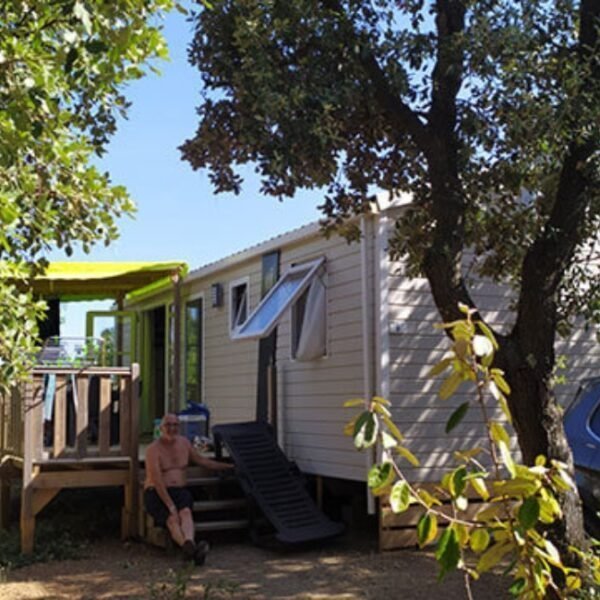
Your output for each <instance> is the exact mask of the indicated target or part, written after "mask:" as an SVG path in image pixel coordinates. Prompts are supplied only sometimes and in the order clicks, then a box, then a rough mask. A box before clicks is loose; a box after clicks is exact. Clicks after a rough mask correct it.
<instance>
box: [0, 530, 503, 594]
mask: <svg viewBox="0 0 600 600" xmlns="http://www.w3.org/2000/svg"><path fill="white" fill-rule="evenodd" d="M436 573H437V566H436V564H435V561H434V559H433V558H432V557H431V556H430V555H427V554H426V553H424V552H415V551H400V552H395V553H388V554H378V553H376V552H375V551H374V550H373V544H372V542H371V541H365V540H364V539H363V540H361V539H356V538H354V539H348V536H346V537H345V538H343V539H340V540H339V541H336V542H332V543H329V544H327V545H324V546H323V547H321V548H318V549H311V550H304V551H295V552H293V553H292V552H285V553H282V552H281V551H273V550H265V549H261V548H257V547H255V546H253V545H252V544H251V543H250V542H244V541H240V540H236V541H220V542H219V541H214V542H213V545H212V548H211V552H210V554H209V556H208V558H207V561H206V564H205V565H204V566H203V567H188V570H187V571H186V567H185V566H184V564H183V563H182V561H181V559H180V558H179V557H178V556H167V555H166V554H165V552H164V551H162V550H161V549H158V548H153V547H149V546H146V545H144V544H140V543H122V542H119V541H118V540H116V539H105V540H102V541H100V542H98V543H96V544H94V546H93V547H92V548H90V549H88V550H87V551H86V556H85V558H82V559H81V560H66V561H62V562H50V563H44V564H34V565H30V566H28V567H24V568H21V569H17V570H14V571H12V572H10V573H9V576H8V582H7V583H3V584H0V598H1V599H2V600H13V599H14V600H25V599H27V600H34V599H35V600H38V599H42V598H43V599H46V600H59V599H60V600H63V599H64V600H75V599H78V600H84V599H86V600H92V599H104V598H105V599H108V598H111V599H115V600H117V599H119V600H121V599H126V598H127V599H142V598H143V599H146V598H149V599H157V600H167V599H168V600H172V599H173V600H174V599H182V598H198V599H200V600H225V599H231V600H246V599H248V600H380V599H381V600H384V599H390V600H391V599H396V598H402V599H407V600H426V599H427V600H430V599H436V598H444V599H445V600H453V599H455V598H456V599H458V598H465V597H466V595H465V592H464V588H463V583H462V577H461V576H460V575H457V574H454V575H453V576H449V577H448V578H447V579H446V580H444V582H443V583H442V584H438V583H437V582H436ZM178 584H179V585H178ZM506 587H507V580H503V579H501V578H499V577H495V576H489V577H487V578H484V579H482V580H481V581H479V582H477V583H476V584H475V585H474V588H473V591H474V597H475V598H476V599H478V600H492V599H494V600H498V599H501V598H508V597H509V594H508V592H507V591H506Z"/></svg>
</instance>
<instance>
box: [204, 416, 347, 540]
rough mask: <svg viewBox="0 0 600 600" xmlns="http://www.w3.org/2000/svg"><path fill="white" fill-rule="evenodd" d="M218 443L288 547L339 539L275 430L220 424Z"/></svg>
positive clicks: (253, 424) (338, 529)
mask: <svg viewBox="0 0 600 600" xmlns="http://www.w3.org/2000/svg"><path fill="white" fill-rule="evenodd" d="M212 431H213V434H214V437H215V442H216V443H217V444H223V446H225V448H227V450H228V452H229V455H230V457H231V459H232V460H233V462H234V464H235V466H236V471H237V475H238V477H239V480H240V484H241V486H242V489H243V490H244V492H245V493H246V494H247V495H248V496H250V497H252V498H253V499H254V501H255V502H256V504H257V505H258V507H259V508H260V509H261V510H262V512H263V514H264V516H265V517H266V518H267V519H268V520H269V521H270V523H271V524H272V525H273V527H274V528H275V530H276V534H275V537H276V538H277V539H278V540H279V541H280V542H283V543H285V544H301V543H305V542H312V541H315V540H322V539H326V538H331V537H334V536H337V535H340V534H341V533H342V532H343V531H344V525H343V524H342V523H335V522H334V521H331V520H330V519H329V518H328V517H326V516H325V515H324V514H323V513H322V512H321V510H319V508H318V507H317V505H316V504H315V502H314V501H313V499H312V498H311V496H310V495H309V493H308V492H307V491H306V488H305V487H304V483H303V481H302V478H301V476H300V475H299V473H298V472H297V469H295V466H294V464H293V463H291V462H290V461H289V460H288V458H287V457H286V455H285V454H284V453H283V451H282V450H281V448H280V447H279V445H278V444H277V441H276V439H275V437H274V436H273V430H272V428H271V426H270V425H268V424H267V423H263V422H257V421H254V422H249V423H233V424H229V425H215V426H214V427H213V428H212Z"/></svg>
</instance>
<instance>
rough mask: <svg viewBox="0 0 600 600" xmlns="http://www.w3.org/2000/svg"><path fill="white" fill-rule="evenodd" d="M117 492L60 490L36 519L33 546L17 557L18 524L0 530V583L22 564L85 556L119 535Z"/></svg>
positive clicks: (119, 498)
mask: <svg viewBox="0 0 600 600" xmlns="http://www.w3.org/2000/svg"><path fill="white" fill-rule="evenodd" d="M121 505H122V501H121V497H120V493H119V491H118V490H116V491H115V490H112V489H106V490H89V489H86V490H77V489H74V490H63V491H62V492H60V493H59V494H58V496H57V497H56V498H55V499H54V500H53V501H52V502H51V503H50V504H49V505H48V506H47V507H46V508H45V509H44V510H43V511H42V512H41V513H40V515H38V517H37V519H36V531H35V547H34V552H33V553H32V554H30V555H27V556H25V555H23V554H21V540H20V534H19V527H18V523H15V524H13V526H12V527H11V528H10V529H8V530H0V582H2V581H6V580H7V577H8V572H9V571H10V570H12V569H18V568H21V567H24V566H26V565H30V564H33V563H39V562H49V561H57V560H68V559H80V558H86V557H87V552H86V550H87V548H88V547H89V545H90V544H91V543H92V542H94V541H96V540H98V539H101V538H103V537H107V536H115V535H118V532H119V524H120V508H121Z"/></svg>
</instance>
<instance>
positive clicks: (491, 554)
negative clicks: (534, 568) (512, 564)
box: [477, 542, 513, 573]
mask: <svg viewBox="0 0 600 600" xmlns="http://www.w3.org/2000/svg"><path fill="white" fill-rule="evenodd" d="M512 550H513V546H512V544H511V543H510V542H498V543H496V544H494V545H493V546H491V547H490V548H489V549H488V550H486V552H484V553H483V554H482V555H481V558H480V559H479V561H478V563H477V570H478V571H479V572H480V573H485V572H486V571H489V570H490V569H493V568H494V567H495V566H496V565H497V564H498V563H499V562H500V561H501V560H502V559H503V558H504V557H505V556H506V555H507V554H509V553H510V552H512Z"/></svg>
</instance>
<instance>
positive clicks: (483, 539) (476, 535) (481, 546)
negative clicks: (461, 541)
mask: <svg viewBox="0 0 600 600" xmlns="http://www.w3.org/2000/svg"><path fill="white" fill-rule="evenodd" d="M489 543H490V534H489V532H488V530H487V529H485V528H483V527H480V528H476V529H475V530H474V531H473V532H472V533H471V538H470V540H469V544H470V546H471V550H473V552H476V553H477V554H480V553H481V552H483V551H484V550H485V549H486V548H487V547H488V545H489Z"/></svg>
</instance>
